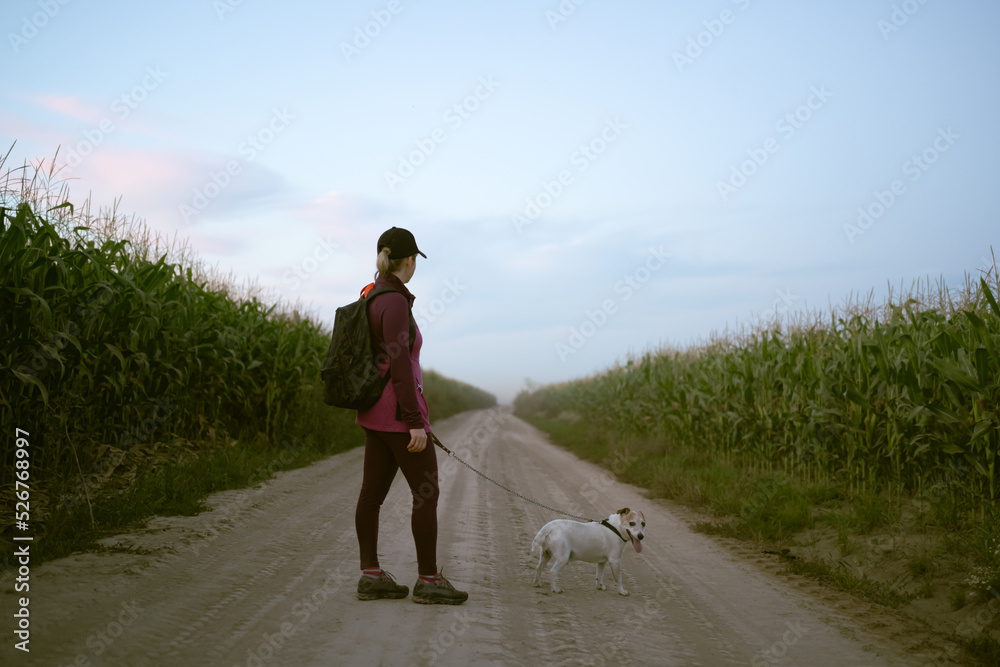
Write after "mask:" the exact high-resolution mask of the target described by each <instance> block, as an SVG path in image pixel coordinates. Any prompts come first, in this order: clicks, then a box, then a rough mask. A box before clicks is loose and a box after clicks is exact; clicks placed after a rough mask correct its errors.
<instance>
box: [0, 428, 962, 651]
mask: <svg viewBox="0 0 1000 667" xmlns="http://www.w3.org/2000/svg"><path fill="white" fill-rule="evenodd" d="M436 431H437V433H438V435H439V436H440V437H441V439H442V440H443V441H444V442H445V443H446V444H448V445H450V446H452V448H453V449H455V450H456V453H459V454H460V455H461V456H462V457H463V458H466V460H468V461H469V463H471V464H472V465H473V466H475V467H477V468H479V469H480V470H483V471H484V472H485V473H486V474H489V475H491V476H493V477H494V478H496V479H498V480H499V481H501V482H504V483H506V484H507V485H509V486H512V487H514V488H516V489H518V490H519V491H521V492H522V493H524V494H525V495H528V496H530V497H534V498H537V499H538V500H540V501H542V502H544V503H546V504H550V505H553V506H556V507H563V508H570V507H573V506H576V507H578V508H579V510H580V511H581V512H582V513H583V514H584V515H585V516H593V517H595V518H599V517H605V516H607V515H608V514H610V513H612V512H613V511H615V510H617V509H618V508H620V507H623V506H628V507H632V508H637V509H641V510H643V511H644V513H645V517H646V522H647V528H646V539H645V541H644V549H643V551H642V553H641V554H637V553H634V552H633V551H632V550H631V549H629V550H628V551H626V553H625V556H624V577H625V587H626V589H628V591H629V592H630V593H631V595H630V596H629V597H622V596H619V595H618V593H617V591H616V590H615V587H614V586H608V590H607V591H598V590H596V589H595V587H594V580H593V579H594V566H593V565H590V564H587V563H579V562H574V563H570V564H569V565H568V566H567V567H566V568H565V569H564V570H563V573H562V575H561V577H560V583H561V584H562V587H563V589H564V590H565V593H563V594H561V595H556V594H552V593H550V592H549V590H548V587H547V586H546V587H545V588H540V589H536V588H532V586H531V580H532V577H533V575H534V565H535V562H536V561H535V558H533V557H532V555H531V554H530V553H529V549H530V544H531V539H532V537H533V536H534V534H535V532H536V531H537V530H538V529H539V528H540V527H541V526H542V525H543V524H544V523H546V522H547V521H549V520H551V519H554V518H559V517H558V516H556V515H553V514H552V513H550V512H548V511H547V510H544V509H542V508H540V507H537V506H534V505H531V504H528V503H526V502H524V501H523V500H520V499H518V498H516V497H513V496H511V495H509V494H507V493H505V492H504V491H502V490H501V489H499V488H497V487H495V486H493V485H491V484H489V483H487V482H485V481H484V480H482V479H481V478H479V477H478V476H476V475H474V474H473V473H472V472H470V471H469V470H468V469H466V468H464V467H462V466H460V465H459V464H458V463H456V462H455V461H453V460H450V459H448V458H447V456H445V455H443V453H442V452H440V451H439V452H438V454H439V462H440V468H441V479H442V493H441V500H440V505H439V522H440V536H439V566H443V567H444V573H445V575H446V576H447V577H448V578H449V579H451V581H452V582H454V583H455V584H456V585H457V586H458V587H459V588H463V589H465V590H468V591H469V601H468V602H467V603H466V604H465V605H463V606H460V607H445V606H423V605H415V604H413V603H412V602H411V601H410V600H409V598H407V599H405V600H379V601H374V602H360V601H358V600H357V599H356V598H355V597H354V589H355V586H356V582H357V579H358V575H359V572H358V563H357V560H358V547H357V540H356V537H355V533H354V505H355V502H356V499H357V494H358V490H359V488H360V473H361V462H362V454H363V452H362V451H361V450H360V449H359V450H354V451H350V452H347V453H345V454H342V455H339V456H335V457H333V458H331V459H328V460H326V461H323V462H320V463H318V464H315V465H313V466H311V467H309V468H305V469H300V470H295V471H291V472H287V473H281V474H279V475H278V477H277V478H276V479H273V480H271V481H270V482H268V483H267V484H263V485H261V486H260V487H258V488H256V489H248V490H244V491H239V492H236V491H233V492H226V493H222V494H218V495H216V496H213V498H212V499H211V501H210V502H211V505H212V506H213V508H214V509H213V511H211V512H206V513H203V514H201V515H199V516H197V517H172V518H158V519H155V520H153V521H151V522H150V523H149V526H148V528H147V529H145V530H144V531H142V532H140V533H137V534H131V535H123V536H119V537H117V538H114V539H111V540H108V541H107V544H108V546H110V547H111V550H110V551H108V552H105V553H100V554H85V555H79V556H74V557H71V558H66V559H63V560H60V561H55V562H51V563H47V564H44V565H42V566H38V567H37V568H34V569H33V570H32V585H31V616H32V626H31V627H32V635H31V643H30V647H31V653H30V654H24V653H22V652H19V651H14V650H13V649H12V644H13V640H10V639H8V640H6V641H5V642H4V645H3V646H2V647H0V663H2V664H4V665H47V666H51V665H129V666H130V667H134V666H137V665H151V666H153V665H155V666H160V665H168V666H172V665H182V666H185V667H195V666H200V665H213V666H214V665H224V666H227V667H228V666H235V665H245V666H260V665H295V666H299V665H324V666H325V665H431V664H439V665H493V664H496V665H522V664H531V665H543V664H544V665H548V664H557V665H602V664H623V665H708V666H718V665H772V664H780V665H809V666H813V667H820V666H823V665H831V666H836V667H844V666H846V665H863V666H865V667H869V666H874V665H923V664H929V662H930V660H931V657H932V655H933V654H934V653H935V652H936V647H935V646H934V642H933V641H929V640H927V639H926V636H925V637H924V638H923V639H921V638H920V637H918V636H916V635H915V634H914V633H913V632H912V630H911V629H908V628H907V626H906V625H905V623H902V621H899V619H897V618H896V617H895V616H894V615H892V614H891V613H888V612H885V611H884V610H880V609H878V608H876V607H874V606H868V605H865V604H864V603H860V602H857V601H856V600H853V599H851V598H847V597H846V596H843V595H840V594H837V593H832V592H829V591H827V590H826V589H821V588H819V587H818V586H816V585H814V584H811V583H809V582H805V581H803V580H799V579H797V578H788V577H782V576H780V575H779V574H777V573H776V572H777V569H776V568H775V567H774V566H773V565H768V564H767V563H766V562H765V560H764V559H763V558H760V559H758V560H760V561H761V562H755V560H754V559H752V558H751V559H748V558H746V557H745V556H746V554H752V551H751V550H750V549H749V548H745V552H746V553H745V554H744V555H742V556H741V555H740V554H738V553H736V552H735V551H734V550H733V548H732V547H730V546H728V545H727V544H726V543H723V542H720V541H719V540H716V539H714V538H709V537H706V536H704V535H700V534H697V533H693V532H692V531H691V530H690V529H689V528H688V527H687V524H686V522H685V521H684V520H683V519H682V518H681V517H680V516H679V515H678V514H677V513H676V512H675V511H672V510H671V508H670V507H669V506H668V505H666V504H664V503H662V502H659V501H653V500H649V499H646V498H645V497H644V496H643V495H642V494H641V493H640V492H639V490H638V489H636V488H634V487H631V486H628V485H625V484H620V483H618V482H614V481H612V480H611V478H610V477H609V476H608V475H607V473H605V472H604V471H603V470H602V469H600V468H598V467H596V466H593V465H591V464H589V463H585V462H582V461H579V460H578V459H576V458H575V457H573V456H572V455H571V454H569V453H567V452H565V451H563V450H561V449H559V448H556V447H554V446H552V445H550V444H548V443H547V442H546V440H545V438H544V436H543V435H541V434H540V433H539V432H538V431H537V430H535V429H534V428H532V427H531V426H529V425H527V424H525V423H524V422H522V421H520V420H518V419H516V418H514V417H512V416H509V415H506V414H501V413H500V411H498V410H494V411H480V412H473V413H464V414H462V415H458V416H456V417H453V418H452V419H450V420H447V421H445V422H442V423H440V424H438V425H437V427H436ZM409 505H410V497H409V492H408V490H407V488H406V485H405V483H404V481H403V479H402V476H401V475H400V476H397V479H396V481H395V483H394V486H393V489H392V491H391V492H390V495H389V497H388V498H387V500H386V504H385V505H384V506H383V509H382V526H381V537H380V545H379V552H380V558H381V562H382V566H383V567H384V568H385V569H387V570H388V571H390V572H392V573H393V574H394V575H396V577H397V579H398V580H399V581H400V582H401V583H405V584H406V585H408V586H410V587H411V589H412V586H413V582H414V580H415V579H416V560H415V554H414V549H413V541H412V537H411V535H410V531H409ZM608 574H610V573H608ZM608 579H610V576H608ZM544 582H545V583H546V584H547V582H548V578H547V573H546V577H545V579H544ZM606 583H608V582H607V581H606ZM11 588H12V587H11V586H10V585H5V586H4V590H3V594H2V596H0V597H2V598H3V608H4V614H3V616H4V618H7V619H8V622H9V619H10V615H9V614H8V613H7V611H8V610H10V609H12V608H13V597H14V594H13V593H12V592H11V590H10V589H11ZM901 623H902V624H901ZM4 634H5V636H8V637H9V632H8V631H7V630H6V629H5V630H4ZM944 664H948V663H944Z"/></svg>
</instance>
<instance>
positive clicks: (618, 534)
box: [601, 519, 628, 542]
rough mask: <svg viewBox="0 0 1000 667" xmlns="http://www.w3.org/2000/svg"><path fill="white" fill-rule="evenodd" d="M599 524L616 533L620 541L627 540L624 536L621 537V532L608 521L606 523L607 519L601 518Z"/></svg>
mask: <svg viewBox="0 0 1000 667" xmlns="http://www.w3.org/2000/svg"><path fill="white" fill-rule="evenodd" d="M601 525H602V526H604V527H605V528H607V529H608V530H610V531H611V532H612V533H614V534H615V535H617V536H618V537H619V538H621V541H622V542H628V540H626V539H625V538H624V537H622V534H621V533H619V532H618V529H617V528H615V527H614V526H612V525H611V524H610V523H608V520H607V519H601Z"/></svg>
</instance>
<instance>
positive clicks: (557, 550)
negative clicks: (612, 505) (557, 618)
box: [531, 507, 646, 595]
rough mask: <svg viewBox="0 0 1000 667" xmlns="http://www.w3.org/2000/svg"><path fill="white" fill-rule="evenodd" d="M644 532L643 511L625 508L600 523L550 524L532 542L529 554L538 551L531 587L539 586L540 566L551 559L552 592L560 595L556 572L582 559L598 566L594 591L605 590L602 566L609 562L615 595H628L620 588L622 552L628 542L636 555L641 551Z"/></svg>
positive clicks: (560, 590)
mask: <svg viewBox="0 0 1000 667" xmlns="http://www.w3.org/2000/svg"><path fill="white" fill-rule="evenodd" d="M645 532H646V518H645V517H644V516H643V515H642V512H633V511H632V510H630V509H629V508H627V507H626V508H624V509H620V510H618V512H616V513H615V514H612V515H611V516H609V517H608V518H607V519H605V520H604V521H601V522H599V523H598V522H596V521H591V522H589V523H582V522H580V521H569V520H568V519H556V520H555V521H549V522H548V523H547V524H545V525H544V526H542V529H541V530H539V531H538V534H537V535H535V539H534V540H532V541H531V552H532V553H534V552H535V549H538V548H541V554H540V555H539V558H538V567H537V568H535V583H534V585H535V586H536V587H537V586H541V585H542V584H541V581H540V577H541V574H542V567H544V566H545V564H546V563H548V562H549V559H552V560H553V561H554V562H553V563H552V570H551V571H550V572H551V575H550V576H551V579H552V592H553V593H562V589H561V588H559V570H561V569H562V568H563V566H564V565H566V563H568V562H569V561H571V560H582V561H586V562H588V563H597V588H598V589H599V590H602V591H604V590H607V587H606V586H605V585H604V564H605V563H610V564H611V575H612V576H613V577H614V578H615V581H616V582H617V583H618V594H619V595H628V591H626V590H625V587H624V586H623V585H622V553H623V552H624V551H625V545H626V544H628V543H629V542H631V543H632V548H633V549H635V551H636V553H639V552H641V551H642V538H643V537H645Z"/></svg>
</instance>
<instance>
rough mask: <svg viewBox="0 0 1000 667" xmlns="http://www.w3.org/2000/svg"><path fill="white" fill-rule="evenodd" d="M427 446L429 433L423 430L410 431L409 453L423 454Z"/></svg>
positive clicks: (407, 448) (414, 429)
mask: <svg viewBox="0 0 1000 667" xmlns="http://www.w3.org/2000/svg"><path fill="white" fill-rule="evenodd" d="M426 446H427V433H426V432H425V431H424V429H422V428H411V429H410V444H408V445H407V446H406V451H408V452H414V453H416V452H422V451H424V447H426Z"/></svg>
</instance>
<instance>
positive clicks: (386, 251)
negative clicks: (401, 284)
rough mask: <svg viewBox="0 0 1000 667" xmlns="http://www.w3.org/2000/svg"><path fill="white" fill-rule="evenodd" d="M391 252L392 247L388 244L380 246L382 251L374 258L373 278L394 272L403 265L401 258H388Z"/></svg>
mask: <svg viewBox="0 0 1000 667" xmlns="http://www.w3.org/2000/svg"><path fill="white" fill-rule="evenodd" d="M390 254H392V249H390V248H389V246H386V247H384V248H382V252H380V253H379V254H378V256H377V257H376V258H375V269H376V272H375V278H376V279H378V277H379V276H387V275H389V274H390V273H395V272H396V271H399V268H400V267H401V266H403V262H405V261H406V258H405V257H404V258H403V259H389V255H390Z"/></svg>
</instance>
